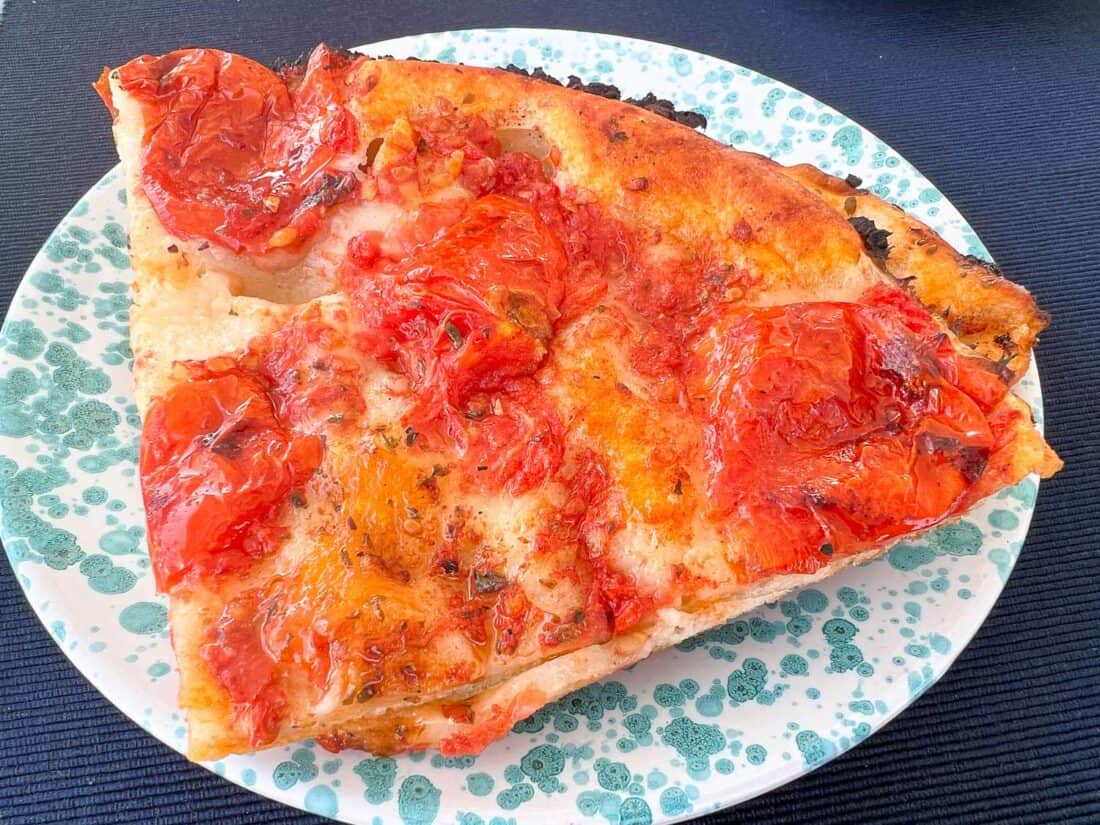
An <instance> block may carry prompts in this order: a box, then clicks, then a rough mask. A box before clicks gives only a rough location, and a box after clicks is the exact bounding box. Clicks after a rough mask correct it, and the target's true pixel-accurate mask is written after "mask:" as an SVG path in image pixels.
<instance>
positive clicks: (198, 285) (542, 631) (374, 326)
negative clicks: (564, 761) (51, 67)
mask: <svg viewBox="0 0 1100 825" xmlns="http://www.w3.org/2000/svg"><path fill="white" fill-rule="evenodd" d="M99 89H100V92H101V94H102V95H103V96H104V98H105V100H106V101H107V102H108V104H109V105H110V106H111V108H112V110H113V112H114V114H115V138H116V143H117V145H118V148H119V154H120V156H121V158H122V161H123V165H124V167H125V171H126V178H127V189H128V196H129V201H128V203H129V208H130V220H131V249H132V259H133V265H134V270H135V281H134V298H135V301H134V306H133V309H132V311H131V319H132V329H131V337H132V343H133V349H134V353H135V367H134V379H135V391H136V395H137V399H138V404H139V408H140V409H141V411H142V415H143V421H144V429H143V440H142V460H141V473H142V485H143V492H144V497H145V504H146V513H147V520H148V524H149V531H148V534H149V541H150V552H151V557H152V561H153V568H154V571H155V573H156V576H157V583H158V586H159V587H160V588H161V589H162V590H163V591H165V592H167V593H168V595H169V600H170V622H171V628H172V639H173V645H174V648H175V651H176V655H177V660H178V663H179V669H180V676H181V694H180V703H181V706H182V707H183V709H184V710H185V711H186V713H187V718H188V727H189V732H190V737H189V752H190V754H191V756H192V757H194V758H197V759H211V758H217V757H220V756H222V755H225V754H227V753H234V752H241V751H246V750H250V749H254V748H257V747H264V746H269V745H273V744H278V743H284V742H289V741H293V740H296V739H299V738H302V737H306V736H311V737H316V738H318V740H319V741H321V742H322V744H325V745H326V746H328V747H331V748H334V749H335V748H341V747H349V746H356V747H364V748H367V749H369V750H372V751H375V752H379V753H390V752H395V751H401V750H407V749H414V748H426V747H437V748H440V749H441V750H442V751H443V752H444V753H447V754H464V753H474V752H477V751H479V750H480V749H482V748H483V747H484V746H485V745H486V744H488V743H489V742H490V741H492V740H493V739H495V738H498V737H500V736H502V735H504V734H505V733H506V732H507V731H508V730H509V729H510V727H511V726H512V724H514V723H515V722H516V721H518V720H520V719H522V718H524V717H525V716H526V715H528V714H530V713H531V712H533V711H534V710H536V709H537V708H538V707H541V706H542V705H543V704H545V703H546V702H549V701H551V700H553V699H555V698H557V697H559V696H561V695H563V694H564V693H566V692H568V691H570V690H572V689H574V688H576V687H578V686H580V685H583V684H586V683H588V682H591V681H593V680H596V679H599V678H601V677H603V676H605V675H607V674H609V673H611V672H613V671H614V670H616V669H618V668H621V667H624V666H627V665H629V664H632V663H634V662H637V661H639V660H640V659H641V658H643V657H645V656H647V655H649V654H650V653H651V652H653V651H655V650H658V649H660V648H663V647H667V646H668V645H671V644H674V643H675V642H677V641H680V640H682V639H684V638H687V637H688V636H691V635H693V634H695V633H698V632H700V631H702V630H704V629H706V628H708V627H712V626H714V625H716V624H718V623H720V622H723V621H725V620H727V619H729V618H731V617H733V616H736V615H738V614H739V613H741V612H743V611H745V610H748V609H751V608H752V607H754V606H756V605H758V604H760V603H762V602H764V601H772V600H775V599H776V598H778V597H779V596H780V595H782V594H783V593H785V592H787V591H788V590H790V589H791V588H794V587H798V586H800V585H802V584H805V583H808V582H811V581H816V580H818V579H820V578H822V577H824V576H827V575H830V574H831V573H833V572H836V571H837V570H839V569H841V568H842V567H844V566H846V565H848V564H851V563H853V562H857V561H861V560H866V559H870V558H873V557H875V556H876V555H878V554H880V553H881V552H883V551H884V550H885V549H886V548H887V547H888V546H889V545H890V544H891V543H892V542H893V541H895V540H897V539H899V538H901V537H904V536H910V535H913V534H914V533H917V532H920V531H922V530H925V529H927V528H929V527H932V526H935V525H936V524H940V523H943V522H944V521H946V520H949V519H951V518H954V517H957V516H958V515H960V514H961V513H963V512H964V511H965V510H966V509H968V508H969V507H970V506H972V505H973V504H974V503H976V502H977V501H979V500H980V499H982V498H983V497H985V496H987V495H990V494H992V493H994V492H996V491H998V490H1000V489H1002V488H1004V487H1005V486H1007V485H1010V484H1013V483H1015V482H1016V481H1018V480H1019V479H1021V478H1023V477H1024V476H1025V475H1026V474H1028V473H1031V472H1039V473H1041V474H1050V473H1052V472H1054V471H1055V470H1056V469H1057V468H1058V466H1059V465H1060V462H1059V461H1058V459H1057V457H1056V456H1055V455H1054V453H1053V452H1052V451H1051V450H1050V448H1049V447H1048V446H1047V445H1046V443H1045V442H1044V441H1043V439H1042V437H1041V436H1040V435H1039V434H1038V433H1037V432H1036V430H1035V429H1034V426H1033V424H1032V421H1031V416H1030V413H1029V411H1028V409H1027V407H1026V405H1024V404H1023V402H1021V401H1020V400H1019V399H1017V398H1016V397H1015V396H1013V395H1012V394H1011V392H1010V391H1009V387H1008V382H1009V381H1010V380H1011V372H1010V371H1011V370H1013V369H1016V368H1018V367H1020V366H1022V365H1025V364H1026V362H1027V357H1028V353H1029V351H1030V347H1031V345H1032V343H1033V342H1034V338H1035V334H1036V333H1037V331H1038V329H1040V328H1041V326H1042V323H1043V321H1042V319H1041V316H1040V314H1039V313H1038V310H1036V308H1035V307H1034V304H1033V302H1032V301H1031V299H1030V297H1029V296H1027V295H1026V293H1024V292H1023V291H1022V290H1020V289H1019V288H1018V287H1015V286H1014V285H1012V284H1010V283H1009V282H1007V281H1005V280H1003V279H999V278H985V277H982V278H981V279H980V280H981V288H980V289H978V288H970V286H968V285H966V284H964V283H963V282H964V281H965V280H966V279H967V278H970V273H969V272H968V270H967V265H966V262H965V261H963V260H961V259H959V258H957V257H952V255H953V253H948V251H947V250H946V249H945V250H944V253H943V256H927V255H926V256H924V257H922V256H921V255H918V254H910V253H911V244H910V242H909V240H908V237H909V235H907V234H906V233H909V232H911V233H912V234H914V235H916V234H919V233H930V232H931V230H928V229H927V228H924V227H922V226H921V225H920V224H919V223H917V222H916V221H914V220H912V219H910V218H908V217H907V216H904V215H902V214H900V213H899V214H898V215H893V214H892V213H886V212H885V211H884V210H885V207H884V206H882V205H881V204H880V203H879V202H877V201H875V200H874V199H872V198H871V197H870V196H865V195H862V194H859V193H856V194H848V193H847V191H846V190H844V189H842V188H841V187H843V186H845V185H846V184H840V183H839V182H836V181H835V180H833V179H829V178H827V177H821V176H819V175H815V174H813V172H811V171H810V170H807V169H805V168H795V169H784V168H783V167H779V166H777V165H776V164H773V163H772V162H771V161H768V160H766V159H764V158H761V157H758V156H755V155H750V154H745V153H741V152H737V151H735V150H733V149H730V148H728V147H725V146H721V145H719V144H717V143H715V142H713V141H711V140H709V139H707V138H706V137H704V136H703V135H700V134H698V133H696V132H694V131H693V130H691V129H689V128H687V127H686V126H683V125H680V124H677V123H675V122H672V121H670V120H667V119H664V118H662V117H660V116H659V115H656V114H654V113H652V112H648V111H645V110H642V109H639V108H636V107H632V106H630V105H628V104H625V103H621V102H619V101H616V100H610V99H605V98H602V97H599V96H596V95H591V94H586V93H584V92H583V91H579V90H575V89H568V88H564V87H561V86H557V85H554V84H553V83H550V82H546V81H544V80H540V79H534V78H528V77H522V76H517V75H516V74H511V73H506V72H503V71H499V70H493V69H480V68H472V67H466V66H449V65H442V64H432V63H423V62H418V61H395V60H371V59H368V58H364V57H359V56H355V55H351V54H347V53H340V52H335V51H333V50H330V49H327V48H325V47H319V48H318V49H317V50H316V51H315V52H314V54H313V55H312V57H311V58H310V60H309V62H308V64H306V65H304V66H298V67H292V68H289V69H285V70H283V71H282V72H281V73H279V74H276V73H274V72H272V71H270V70H268V69H266V68H264V67H262V66H260V65H258V64H256V63H253V62H252V61H249V60H247V59H246V58H242V57H238V56H235V55H229V54H225V53H221V52H216V51H212V50H203V49H193V50H184V51H180V52H173V53H171V54H169V55H165V56H163V57H156V58H155V57H142V58H138V59H137V60H135V61H132V62H131V63H128V64H126V65H125V66H123V67H121V68H120V69H116V70H113V71H108V72H107V73H105V76H104V78H103V80H102V82H101V84H100V86H99ZM838 198H839V201H838ZM849 198H854V199H855V208H854V209H850V208H849V207H850V206H851V203H850V202H849ZM863 206H866V208H867V210H868V211H869V214H870V215H871V217H870V218H869V219H872V218H873V220H875V221H878V222H879V224H878V225H879V226H881V227H882V228H884V229H886V230H887V231H890V232H892V233H893V235H891V236H890V243H891V244H893V248H894V249H895V250H898V251H899V254H898V255H897V256H896V257H892V256H893V255H894V253H893V252H890V257H889V259H888V260H886V261H885V262H884V261H883V257H884V256H883V254H882V251H883V250H882V245H881V240H882V236H881V235H878V236H873V237H872V236H870V235H869V232H868V231H866V230H867V227H866V226H863V227H862V228H863V229H864V230H865V231H864V232H863V235H862V236H861V234H860V232H859V231H857V229H859V228H861V226H860V224H859V223H858V222H857V223H856V225H853V223H852V222H851V220H850V219H851V218H853V217H860V215H859V214H856V213H857V212H858V210H859V209H860V208H862V207H863ZM872 213H873V214H872ZM903 224H904V226H903ZM928 237H934V236H932V235H930V234H929V235H928ZM913 243H915V241H914V242H913ZM944 246H946V245H944ZM944 296H948V297H944ZM948 299H949V300H950V302H951V310H952V313H954V316H955V317H956V318H964V319H973V318H980V319H981V323H980V324H979V323H972V324H968V325H967V326H966V328H965V329H962V328H958V327H957V325H955V326H953V325H952V324H951V323H950V318H949V319H948V322H947V323H945V321H944V318H943V317H942V316H943V312H942V309H941V306H940V304H941V303H942V302H943V301H944V300H948ZM988 306H1003V307H1006V308H1009V309H1010V310H1011V311H1006V312H1004V313H1003V315H1002V314H1000V313H993V312H989V311H987V309H986V308H987V307H988ZM949 315H950V313H949ZM997 352H1000V353H1002V354H1009V355H1010V356H1011V358H1012V359H1014V360H1013V361H1011V363H1009V362H1006V361H1005V360H1004V359H999V356H998V359H999V360H998V359H991V358H990V356H991V355H995V354H996V353H997Z"/></svg>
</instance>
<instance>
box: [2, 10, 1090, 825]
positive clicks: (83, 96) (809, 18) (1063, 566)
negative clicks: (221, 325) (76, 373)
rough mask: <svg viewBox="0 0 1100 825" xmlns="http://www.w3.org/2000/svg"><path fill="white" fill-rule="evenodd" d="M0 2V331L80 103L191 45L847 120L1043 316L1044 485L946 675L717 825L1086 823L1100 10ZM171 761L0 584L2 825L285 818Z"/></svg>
mask: <svg viewBox="0 0 1100 825" xmlns="http://www.w3.org/2000/svg"><path fill="white" fill-rule="evenodd" d="M983 5H984V4H979V3H975V4H943V3H908V4H904V5H903V4H893V3H883V2H873V0H868V2H863V3H860V2H852V1H851V0H848V1H846V2H842V1H840V0H834V2H831V3H827V4H826V3H820V4H818V3H807V2H797V3H796V2H790V3H751V4H749V3H744V4H741V3H723V2H708V3H691V4H687V3H683V4H675V3H671V2H667V0H666V2H657V3H645V4H642V3H634V2H628V3H623V2H602V3H591V2H582V3H569V2H565V0H555V2H553V3H538V4H534V3H524V4H516V5H507V4H502V3H496V2H474V0H466V2H463V3H453V2H439V1H438V0H431V2H423V3H410V2H407V0H406V2H369V3H367V2H364V3H352V2H344V3H340V2H332V3H311V4H305V3H299V2H295V0H267V1H266V2H258V0H243V1H242V2H235V3H230V2H225V3H217V4H202V5H200V4H198V3H192V2H174V3H151V2H133V1H131V2H126V3H103V4H95V5H94V6H93V5H91V4H88V5H85V4H77V3H68V2H57V1H56V0H38V2H37V3H35V2H31V0H8V2H7V3H6V5H5V7H4V9H3V16H2V17H0V308H6V306H7V304H8V302H9V301H10V298H11V295H12V292H13V291H14V289H15V286H16V285H17V284H18V282H19V279H20V278H21V277H22V275H23V272H24V271H25V269H26V267H27V265H28V264H29V263H30V260H31V258H32V257H33V255H34V253H35V251H36V250H37V249H38V247H39V246H40V245H41V244H42V242H43V241H44V240H45V238H46V236H47V235H48V234H49V232H50V230H51V229H52V228H53V227H54V226H55V225H56V224H57V222H58V221H59V220H60V218H61V217H62V216H63V215H64V214H65V212H66V211H67V210H68V209H69V207H70V206H72V204H73V203H75V202H76V200H77V199H78V198H79V197H80V195H81V194H82V193H83V192H84V191H85V190H86V189H87V188H88V187H89V186H90V185H91V184H92V183H93V182H94V181H95V180H96V179H98V178H99V177H100V175H102V174H103V172H105V171H106V170H107V169H108V168H110V166H111V165H113V164H114V162H115V155H114V148H113V146H112V143H111V140H110V137H109V134H108V121H107V118H106V116H105V115H104V113H103V110H102V105H101V104H100V103H99V101H98V100H97V99H95V97H94V95H93V94H92V92H91V89H90V88H89V86H88V84H89V83H90V82H91V80H93V79H94V78H95V76H96V74H97V73H98V70H99V69H100V68H101V67H102V66H103V65H104V64H118V63H120V62H122V61H124V60H126V59H128V58H130V57H132V56H134V55H136V54H138V53H141V52H153V53H158V52H162V51H167V50H169V49H172V48H175V47H178V46H181V45H187V44H196V43H201V44H203V45H209V46H216V47H219V48H225V49H230V50H235V51H241V52H244V53H246V54H249V55H251V56H253V57H256V58H259V59H261V60H267V61H269V60H271V59H273V58H275V57H278V56H282V55H296V54H298V53H299V52H301V51H302V50H304V49H307V48H309V47H311V46H312V45H314V44H315V43H316V42H318V41H320V40H327V41H329V42H333V43H336V44H340V45H355V44H357V43H362V42H368V41H374V40H380V39H384V38H389V37H394V36H398V35H403V34H412V33H416V32H422V31H437V30H442V29H453V28H465V27H472V26H491V25H500V26H504V25H510V26H541V27H552V28H570V29H588V30H597V31H609V32H615V33H619V34H626V35H631V36H635V37H642V38H648V39H653V40H662V41H666V42H671V43H674V44H676V45H681V46H685V47H687V48H692V49H696V50H699V51H704V52H708V53H711V54H715V55H718V56H720V57H724V58H727V59H730V60H733V61H735V62H738V63H741V64H743V65H746V66H750V67H752V68H755V69H757V70H759V71H762V72H764V73H766V74H769V75H772V76H774V77H777V78H779V79H781V80H784V81H786V82H788V83H790V84H792V85H794V86H795V87H797V88H799V89H802V90H803V91H805V92H807V93H809V94H811V95H814V96H815V97H818V98H819V99H821V100H823V101H825V102H827V103H829V104H831V105H833V106H835V107H836V108H838V109H839V110H840V111H842V112H844V113H846V114H847V115H849V116H851V117H852V118H854V119H856V120H858V121H859V122H861V123H862V124H864V125H865V126H867V127H868V128H869V129H871V130H872V131H873V132H875V133H876V134H877V135H879V136H880V137H881V138H882V139H883V140H885V141H886V142H888V143H889V144H890V145H891V146H893V147H894V148H895V149H897V151H898V152H900V153H901V154H902V155H903V156H904V157H906V158H907V159H908V160H910V161H912V162H913V163H914V164H915V165H916V166H917V167H918V168H919V169H920V170H921V171H922V172H924V173H925V174H926V175H928V177H929V178H930V179H931V180H932V181H933V182H934V183H935V184H936V185H937V186H938V187H939V188H940V189H941V190H942V191H943V192H944V193H945V195H947V197H948V198H949V199H950V200H951V201H952V202H953V203H955V204H956V205H957V206H958V207H959V208H960V209H961V210H962V212H963V213H964V214H965V215H966V217H967V218H968V219H969V220H970V222H971V224H972V225H973V226H974V227H975V228H976V230H977V231H978V233H979V235H980V236H981V237H982V239H983V240H984V241H985V243H986V245H987V246H988V247H989V249H990V250H991V251H992V253H993V255H994V256H995V257H996V259H997V261H998V262H999V263H1000V264H1001V265H1002V266H1003V267H1004V269H1005V270H1006V271H1007V272H1008V273H1009V274H1010V275H1011V276H1012V277H1013V278H1014V279H1015V280H1017V281H1019V282H1020V283H1023V284H1025V285H1026V286H1027V287H1028V288H1030V289H1031V290H1032V291H1033V292H1034V293H1035V294H1036V295H1037V297H1038V299H1039V302H1040V304H1041V305H1042V306H1043V307H1044V308H1045V309H1047V310H1049V311H1050V312H1051V314H1052V315H1053V318H1054V323H1053V325H1052V326H1051V328H1050V330H1049V331H1048V332H1047V333H1046V334H1045V335H1044V337H1043V341H1042V345H1041V346H1040V348H1039V356H1038V357H1039V364H1040V367H1041V370H1042V378H1043V388H1044V395H1045V398H1046V410H1047V415H1046V426H1047V431H1048V435H1049V438H1050V440H1051V442H1052V443H1053V444H1054V446H1055V448H1056V449H1057V450H1058V451H1059V452H1060V453H1061V455H1062V456H1063V457H1064V458H1065V460H1066V469H1065V470H1064V471H1063V473H1062V474H1061V475H1059V476H1058V477H1057V479H1056V480H1055V481H1053V482H1052V483H1050V484H1045V485H1044V486H1043V488H1042V491H1041V493H1040V496H1039V507H1038V511H1037V513H1036V516H1035V520H1034V523H1033V525H1032V528H1031V534H1030V537H1029V539H1028V542H1027V546H1026V548H1025V550H1024V552H1023V554H1022V555H1021V557H1020V561H1019V564H1018V566H1017V568H1016V572H1015V573H1014V574H1013V575H1012V578H1011V580H1010V582H1009V584H1008V587H1007V588H1006V589H1005V591H1004V594H1003V596H1002V597H1001V600H1000V602H999V603H998V605H997V607H996V608H995V610H994V611H993V613H992V615H991V616H990V617H989V620H988V621H987V622H986V624H985V626H984V627H983V629H982V631H981V632H980V633H979V635H978V637H977V638H976V639H975V641H974V642H973V643H972V644H971V646H970V647H969V648H968V649H967V650H966V652H965V653H964V654H963V655H962V656H961V657H960V658H959V660H958V662H957V663H956V664H955V666H954V667H953V668H952V669H951V671H950V672H949V673H948V675H947V676H946V677H945V678H944V679H943V680H942V681H941V682H940V683H939V684H937V685H936V686H935V687H934V688H933V689H931V690H930V691H929V692H928V693H927V694H925V696H924V697H923V698H922V699H921V700H920V701H919V702H917V703H916V705H914V706H913V707H912V708H910V709H909V710H908V711H906V712H905V713H904V714H903V715H902V716H901V717H899V718H898V719H897V720H896V721H895V722H893V723H892V724H891V725H889V726H888V727H887V728H886V729H885V730H884V731H882V732H881V733H878V734H876V735H875V736H874V737H872V738H871V739H870V740H869V741H868V742H866V743H864V744H862V745H860V746H859V747H858V748H856V749H855V750H854V751H853V752H851V753H849V754H847V755H845V756H843V757H841V758H839V759H837V760H836V761H835V762H833V763H831V764H829V765H827V766H825V767H824V768H822V769H820V770H818V771H816V772H814V773H813V774H811V775H810V776H808V777H806V778H804V779H802V780H800V781H798V782H795V783H793V784H791V785H788V786H787V787H785V788H783V789H780V790H778V791H775V792H773V793H771V794H768V795H766V796H764V797H762V798H760V799H757V800H755V801H753V802H750V803H747V804H745V805H742V806H740V807H739V808H737V809H736V810H733V811H729V812H726V813H723V814H720V815H716V816H713V817H710V818H709V819H707V820H704V821H705V822H707V823H708V825H715V824H716V823H742V822H744V823H748V822H753V823H781V822H813V823H815V825H826V823H849V822H862V823H874V822H883V823H886V822H890V823H898V822H905V823H924V822H927V823H933V822H935V823H939V822H989V823H994V822H996V823H1002V822H1097V821H1100V767H1098V762H1097V754H1100V712H1098V708H1100V642H1098V639H1100V630H1098V629H1100V594H1098V592H1097V589H1098V588H1097V584H1096V575H1095V570H1096V566H1095V565H1096V562H1095V561H1094V559H1095V558H1096V557H1097V555H1100V549H1098V542H1100V535H1098V534H1100V529H1098V528H1100V507H1098V504H1097V494H1096V492H1095V490H1094V489H1093V483H1094V479H1096V478H1097V477H1098V476H1100V473H1098V471H1100V455H1098V449H1097V443H1098V441H1100V431H1098V427H1097V424H1096V421H1097V417H1098V414H1097V410H1096V406H1097V403H1098V402H1100V358H1098V356H1100V351H1098V350H1100V348H1098V346H1097V343H1096V341H1097V335H1098V333H1100V286H1098V285H1097V283H1096V281H1097V279H1098V278H1100V244H1098V243H1097V241H1096V236H1097V234H1098V232H1100V137H1098V135H1100V6H1098V5H1097V4H1096V3H1090V2H1082V3H1065V4H1060V3H1042V4H1039V3H999V4H989V7H983ZM319 821H320V820H317V819H316V818H314V817H311V816H309V815H306V814H302V813H299V812H297V811H293V810H291V809H289V808H284V807H282V806H280V805H277V804H275V803H272V802H268V801H266V800H263V799H261V798H259V797H256V796H254V795H252V794H250V793H248V792H247V791H244V790H242V789H240V788H237V787H235V786H232V785H230V784H228V783H226V782H223V781H222V780H219V779H217V778H216V777H214V776H212V775H211V774H208V773H207V772H206V771H204V770H202V769H201V768H198V767H195V766H193V765H190V764H188V763H187V762H185V761H184V760H183V759H182V758H181V757H179V756H177V755H176V754H174V753H173V752H171V751H170V750H169V749H168V748H166V747H164V746H163V745H161V744H159V743H158V742H157V741H156V740H154V739H152V738H150V737H149V736H147V735H146V734H145V733H143V732H141V731H140V730H139V729H138V728H137V727H136V726H134V725H133V724H131V723H130V722H129V721H127V720H126V719H125V718H124V717H123V716H122V715H121V714H120V713H119V712H118V711H116V710H115V709H114V708H113V707H112V706H111V705H110V704H108V703H107V702H106V701H105V700H104V699H103V698H102V697H100V696H99V695H98V694H97V693H96V692H95V691H94V690H93V689H92V688H91V687H90V686H89V685H88V684H87V683H86V682H85V681H84V679H83V678H82V677H81V676H80V675H79V674H78V673H77V672H76V671H75V670H74V669H73V668H72V667H71V666H70V665H69V664H68V662H67V661H66V660H65V658H64V656H63V655H62V654H61V653H60V651H59V650H58V649H57V648H56V647H55V645H54V643H53V641H52V640H51V639H50V638H49V637H48V636H47V635H46V633H45V631H44V630H43V629H42V627H41V626H40V625H39V624H38V621H37V619H36V618H35V617H34V615H33V613H32V612H31V610H30V608H29V607H28V606H27V604H26V602H25V600H24V598H23V596H22V594H21V593H20V591H19V588H18V585H17V584H16V582H15V579H14V577H13V576H12V575H11V574H10V571H9V570H7V569H6V565H5V569H0V822H3V823H17V822H36V823H37V822H79V823H90V824H97V823H124V822H127V823H128V822H135V823H136V822H141V823H146V822H155V823H191V822H204V823H206V822H218V823H237V822H240V823H253V822H254V823H289V822H294V823H306V822H319Z"/></svg>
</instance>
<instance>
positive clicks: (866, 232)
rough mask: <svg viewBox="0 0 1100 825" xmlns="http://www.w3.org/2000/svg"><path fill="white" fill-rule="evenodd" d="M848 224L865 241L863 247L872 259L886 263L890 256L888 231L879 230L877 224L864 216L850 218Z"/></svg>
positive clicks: (890, 233) (889, 233)
mask: <svg viewBox="0 0 1100 825" xmlns="http://www.w3.org/2000/svg"><path fill="white" fill-rule="evenodd" d="M848 223H850V224H851V225H852V228H853V229H855V230H856V232H858V233H859V236H860V237H861V238H862V239H863V246H864V248H865V249H866V250H867V254H869V255H870V256H871V257H872V258H874V259H875V260H877V261H885V260H886V259H887V258H888V257H889V256H890V235H892V234H893V233H892V232H890V231H889V230H888V229H879V228H878V227H877V226H875V222H874V221H873V220H871V219H870V218H865V217H863V216H862V215H856V216H855V217H853V218H848Z"/></svg>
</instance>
